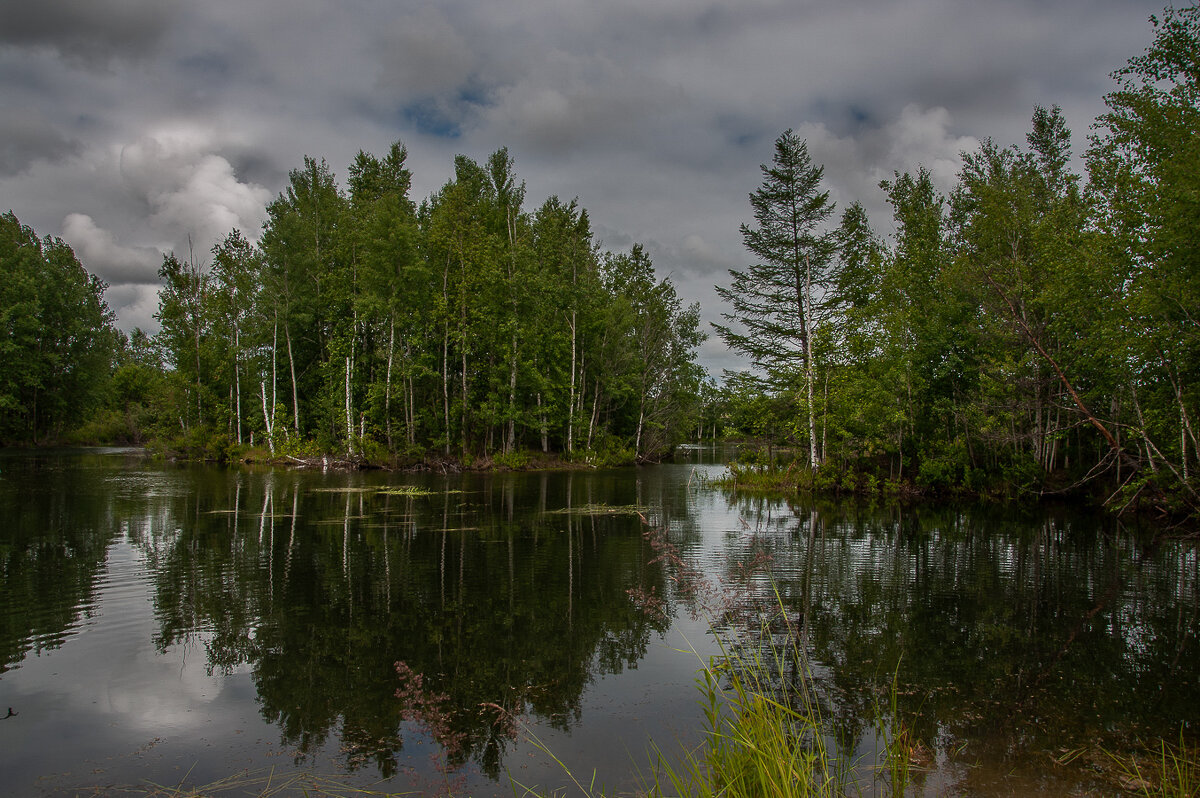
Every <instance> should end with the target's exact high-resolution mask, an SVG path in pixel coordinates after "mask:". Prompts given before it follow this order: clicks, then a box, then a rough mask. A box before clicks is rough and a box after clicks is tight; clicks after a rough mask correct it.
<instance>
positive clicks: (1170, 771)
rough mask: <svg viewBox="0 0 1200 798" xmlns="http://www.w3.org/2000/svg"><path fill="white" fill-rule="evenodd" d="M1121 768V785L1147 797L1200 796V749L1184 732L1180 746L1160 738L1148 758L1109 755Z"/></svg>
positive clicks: (1185, 797)
mask: <svg viewBox="0 0 1200 798" xmlns="http://www.w3.org/2000/svg"><path fill="white" fill-rule="evenodd" d="M1109 756H1110V757H1111V758H1112V760H1113V761H1114V762H1116V764H1117V767H1118V768H1119V770H1120V778H1119V781H1120V782H1121V786H1122V787H1124V788H1125V789H1127V790H1130V791H1131V792H1133V793H1134V794H1136V795H1141V796H1144V797H1145V798H1197V796H1200V749H1197V748H1196V746H1195V745H1194V744H1193V745H1191V746H1189V745H1188V742H1187V740H1185V739H1184V737H1183V733H1182V731H1181V732H1180V736H1179V745H1178V746H1174V745H1171V744H1169V743H1167V741H1166V740H1160V741H1159V748H1158V750H1157V751H1154V752H1153V753H1152V754H1151V755H1150V756H1149V757H1147V759H1148V760H1149V761H1147V759H1141V758H1139V757H1136V756H1129V757H1122V756H1118V755H1115V754H1109Z"/></svg>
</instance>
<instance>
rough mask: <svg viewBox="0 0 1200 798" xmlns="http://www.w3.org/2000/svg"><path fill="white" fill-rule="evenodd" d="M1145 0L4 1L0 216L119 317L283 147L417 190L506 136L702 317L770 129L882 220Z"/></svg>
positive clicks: (556, 189)
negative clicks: (402, 170) (911, 187)
mask: <svg viewBox="0 0 1200 798" xmlns="http://www.w3.org/2000/svg"><path fill="white" fill-rule="evenodd" d="M1163 1H1164V0H1062V1H1061V2H1055V3H1044V2H1037V0H996V2H993V3H986V4H985V3H963V2H961V1H960V0H897V1H896V2H892V3H877V2H871V1H870V0H841V1H840V2H825V3H820V2H811V1H808V0H806V1H805V2H799V3H797V2H784V0H742V1H741V2H739V3H736V4H732V3H728V2H722V1H720V0H700V1H699V2H655V3H647V2H645V0H611V2H605V3H562V2H551V0H505V2H502V3H479V2H477V0H438V2H433V0H406V1H405V2H403V3H396V2H393V0H357V2H354V3H338V4H331V3H326V2H318V1H317V0H289V1H288V2H286V3H284V2H280V0H264V1H263V2H258V3H246V2H244V0H204V2H196V3H190V4H184V3H181V2H179V1H178V0H165V2H164V0H49V2H40V3H28V4H19V3H9V5H10V6H12V8H11V9H9V8H6V11H5V15H4V19H3V20H2V21H0V107H3V108H4V113H3V115H2V117H0V210H3V209H7V208H9V207H11V208H12V209H13V210H14V211H15V212H16V213H17V215H18V216H19V218H21V220H22V222H24V223H26V224H30V225H32V226H33V227H34V229H36V230H38V232H39V233H50V234H63V233H65V232H67V231H69V232H70V233H71V235H70V237H67V240H68V241H70V242H71V243H72V245H73V246H76V248H77V250H78V251H79V252H80V255H81V258H83V259H84V261H85V263H88V261H89V260H91V261H93V262H94V268H95V269H96V270H97V271H100V272H101V274H102V276H104V277H105V279H107V280H109V281H110V282H111V283H113V285H114V288H113V289H111V290H110V294H109V296H110V302H111V303H112V306H113V307H114V309H116V310H117V312H118V313H119V314H120V315H121V318H122V324H123V325H125V326H126V327H129V326H132V324H141V325H143V326H146V325H147V324H149V325H150V326H153V319H152V316H153V310H154V302H155V299H154V296H155V292H154V288H155V282H154V280H155V276H154V275H155V270H156V268H157V263H158V262H159V260H160V259H161V252H163V251H166V250H172V249H173V250H176V251H186V247H187V242H188V237H189V236H190V237H191V238H192V241H193V242H194V246H195V249H196V251H197V252H199V253H207V252H208V249H209V248H210V247H211V246H212V245H213V244H214V243H217V241H219V240H220V238H221V237H223V235H224V233H225V232H227V230H228V227H231V226H238V227H240V228H242V229H243V230H244V231H245V232H246V233H247V234H248V235H256V234H257V233H258V231H259V229H260V225H261V221H262V218H263V205H264V204H265V203H266V202H267V201H268V200H269V199H271V198H272V197H274V196H275V195H276V194H277V193H278V192H279V191H280V190H281V189H283V188H284V186H285V185H286V181H287V176H288V171H289V170H290V169H293V168H296V167H298V166H300V165H301V163H302V157H303V156H304V155H305V154H308V155H314V156H316V157H324V158H326V159H328V161H329V163H330V165H331V166H332V168H333V170H334V172H335V173H337V174H338V175H339V176H340V177H342V178H343V180H344V178H345V175H346V170H347V168H348V165H349V163H350V162H351V159H352V158H353V156H354V154H355V153H356V152H357V151H358V150H359V149H364V150H367V151H369V152H374V153H382V152H385V151H386V149H387V147H388V145H389V144H391V142H393V141H395V140H397V139H400V140H403V141H404V142H405V143H406V144H407V146H408V149H409V165H410V167H411V168H412V170H413V172H414V190H413V193H414V199H416V200H418V201H419V200H420V199H422V198H424V197H425V196H427V195H428V194H429V193H430V192H431V191H433V190H435V189H437V188H438V187H439V186H440V185H442V184H443V183H444V182H445V181H446V180H447V179H448V178H449V177H450V175H451V171H452V163H453V161H452V159H453V156H454V155H455V154H457V153H463V154H466V155H468V156H470V157H473V158H476V159H483V158H485V157H486V156H487V154H488V153H490V152H493V151H494V150H496V149H498V148H499V147H501V146H507V147H508V148H509V152H510V154H511V155H513V157H514V158H515V159H516V168H517V174H518V177H519V178H520V179H523V180H525V181H526V183H527V186H528V194H527V196H528V197H529V201H530V203H531V204H536V203H539V202H541V201H542V200H543V199H544V198H545V197H547V196H549V195H551V194H556V195H558V196H560V197H564V198H570V197H578V198H579V200H580V203H581V204H582V205H583V206H584V207H586V208H587V209H588V211H589V213H590V215H591V219H592V222H593V226H594V229H595V230H596V231H597V232H598V234H599V236H600V237H601V238H602V239H603V240H604V243H605V245H606V246H608V247H611V248H614V249H627V248H628V246H629V245H630V244H631V243H632V242H634V241H639V242H643V243H645V244H646V245H647V248H648V251H650V252H651V254H652V256H653V258H654V262H655V264H656V268H658V269H659V270H660V272H661V273H662V274H666V273H668V272H669V273H671V274H673V276H674V279H675V281H676V284H677V285H678V286H679V291H680V295H681V296H682V297H684V298H685V299H686V300H687V301H693V300H699V301H700V302H701V303H702V307H703V313H704V316H705V318H706V320H713V319H717V318H719V315H720V312H721V307H720V305H719V303H718V302H717V299H716V297H715V294H714V292H713V290H712V286H713V284H714V283H716V282H722V281H724V280H727V270H728V269H729V268H731V267H735V268H740V267H743V266H745V265H746V263H747V257H748V256H747V254H746V253H745V251H744V249H743V248H742V244H741V238H740V235H739V232H738V226H739V224H740V223H742V222H743V221H747V220H748V218H749V206H748V201H747V195H748V193H749V192H750V191H752V190H754V188H755V187H756V186H757V185H758V183H759V181H760V180H761V174H760V173H759V170H758V167H759V164H761V163H764V162H766V161H769V160H770V158H771V154H772V144H773V141H774V139H775V137H776V136H778V135H779V133H780V132H782V131H783V130H784V129H786V128H794V129H795V130H796V131H797V132H798V133H799V134H800V135H802V136H803V137H805V138H806V139H807V140H808V142H809V151H810V153H811V154H812V157H813V159H814V160H815V161H816V162H817V163H820V164H823V165H824V167H825V181H826V185H827V187H828V188H829V190H830V194H831V197H832V198H833V199H834V201H835V202H837V203H838V205H839V207H844V206H845V205H847V204H848V203H850V202H852V201H855V200H857V201H860V202H862V203H864V205H865V206H866V207H867V210H868V212H869V214H870V216H871V219H872V222H873V223H874V225H875V226H876V227H877V228H878V229H879V230H880V231H881V232H883V233H885V234H886V233H887V232H888V230H889V229H890V223H891V222H890V220H891V211H890V208H889V207H888V205H887V203H886V198H885V196H884V195H883V192H882V191H880V189H879V187H878V183H879V180H880V179H883V178H888V177H891V175H892V174H893V172H894V171H912V170H915V169H917V168H918V167H919V166H922V165H923V166H926V167H928V168H929V169H930V170H931V171H932V172H933V174H934V176H935V179H936V180H937V181H938V185H939V186H940V187H941V188H942V189H943V190H948V189H949V187H950V186H951V185H952V184H953V181H954V179H955V175H956V173H957V171H958V169H959V154H960V152H961V151H963V150H971V149H973V148H975V147H977V146H978V142H979V141H981V140H982V139H984V138H987V137H991V138H994V139H995V140H996V141H997V142H998V143H1000V144H1001V145H1007V144H1013V143H1016V144H1020V143H1023V141H1024V134H1025V131H1026V129H1027V128H1028V124H1029V118H1030V115H1031V113H1032V110H1033V107H1034V105H1037V104H1040V105H1052V104H1059V105H1061V106H1062V108H1063V110H1064V112H1065V114H1066V116H1067V121H1068V123H1069V124H1070V126H1071V127H1072V128H1073V129H1074V130H1075V131H1076V147H1075V149H1076V152H1079V151H1080V150H1081V149H1082V144H1083V135H1084V134H1085V133H1086V131H1087V128H1088V126H1089V125H1090V123H1091V122H1092V120H1093V119H1094V118H1095V116H1096V115H1097V114H1098V113H1100V112H1101V111H1102V110H1103V94H1104V92H1105V91H1108V90H1109V89H1111V88H1112V84H1111V80H1110V78H1109V73H1110V72H1111V71H1112V70H1114V69H1116V68H1118V67H1120V66H1121V65H1122V64H1123V63H1124V62H1125V60H1126V59H1128V58H1129V57H1130V56H1133V55H1137V54H1138V53H1140V52H1141V51H1142V50H1143V49H1144V48H1145V46H1146V45H1147V44H1148V43H1149V41H1150V39H1151V37H1152V31H1151V30H1150V28H1149V25H1148V24H1147V23H1146V18H1147V17H1148V16H1149V15H1150V14H1152V13H1156V12H1158V11H1161V5H1160V3H1161V2H1163ZM80 67H87V68H85V69H81V68H80ZM89 265H92V264H89ZM719 349H720V344H719V343H714V342H713V341H710V342H709V343H708V344H706V346H705V349H704V358H705V362H706V363H708V364H709V365H710V366H714V368H716V365H715V364H717V363H720V364H721V365H725V364H727V363H728V362H732V360H726V359H725V356H724V355H722V354H721V352H720V351H719Z"/></svg>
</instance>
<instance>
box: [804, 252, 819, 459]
mask: <svg viewBox="0 0 1200 798" xmlns="http://www.w3.org/2000/svg"><path fill="white" fill-rule="evenodd" d="M804 317H805V320H804V327H805V333H804V386H805V389H806V390H807V391H808V454H809V462H810V463H811V465H812V467H813V468H814V469H816V468H817V466H819V465H820V464H821V461H820V460H819V459H818V458H817V416H816V408H815V407H814V406H813V355H812V330H811V329H809V328H810V326H811V325H810V322H811V321H812V266H811V264H810V263H809V260H808V256H807V255H805V256H804Z"/></svg>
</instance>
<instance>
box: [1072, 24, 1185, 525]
mask: <svg viewBox="0 0 1200 798" xmlns="http://www.w3.org/2000/svg"><path fill="white" fill-rule="evenodd" d="M1150 22H1151V24H1152V25H1153V27H1154V30H1155V38H1154V42H1153V43H1152V44H1151V46H1150V47H1149V48H1148V49H1147V50H1146V52H1145V53H1144V54H1143V55H1140V56H1137V57H1134V58H1131V59H1130V60H1129V62H1128V63H1127V64H1126V65H1125V66H1124V67H1122V68H1121V69H1119V70H1117V71H1116V72H1115V73H1114V74H1113V77H1114V78H1115V79H1116V81H1117V84H1118V88H1117V89H1116V91H1113V92H1111V93H1110V94H1109V95H1107V96H1106V97H1105V103H1106V104H1107V106H1108V109H1109V110H1108V112H1107V113H1105V114H1104V115H1102V116H1101V117H1100V118H1099V119H1098V120H1097V123H1096V132H1095V133H1094V134H1093V136H1092V139H1091V146H1090V148H1089V150H1088V153H1087V164H1088V173H1089V176H1090V179H1091V182H1090V187H1089V188H1090V192H1091V195H1092V197H1093V199H1094V200H1095V202H1096V209H1097V212H1096V223H1097V226H1098V227H1099V229H1100V231H1101V232H1102V234H1103V237H1104V245H1105V250H1106V253H1107V256H1108V258H1109V259H1110V261H1111V263H1112V264H1113V272H1114V275H1115V277H1116V280H1115V281H1114V282H1115V283H1116V284H1117V285H1116V287H1117V288H1118V291H1117V292H1116V293H1115V294H1114V297H1113V298H1114V302H1115V304H1117V305H1118V306H1119V307H1122V308H1123V310H1124V314H1125V322H1124V326H1123V328H1122V329H1120V330H1114V333H1115V335H1114V336H1113V337H1114V339H1115V341H1114V343H1118V344H1123V347H1122V348H1123V349H1124V350H1125V351H1124V354H1125V355H1126V359H1127V361H1128V362H1129V363H1130V365H1131V366H1132V368H1131V372H1132V373H1131V375H1130V380H1129V390H1130V396H1129V401H1130V402H1131V403H1133V404H1134V405H1135V410H1136V411H1137V416H1138V417H1137V418H1136V419H1134V420H1131V426H1132V427H1133V429H1134V430H1136V432H1135V434H1136V435H1137V436H1138V437H1140V438H1141V441H1142V444H1143V446H1144V447H1145V451H1146V457H1147V459H1148V461H1149V464H1150V466H1151V467H1152V468H1153V469H1154V470H1156V471H1158V470H1162V471H1164V472H1166V473H1169V474H1170V475H1171V476H1172V478H1173V481H1174V482H1175V483H1176V484H1177V485H1178V486H1180V487H1181V488H1182V490H1183V492H1184V493H1186V494H1187V495H1188V496H1189V497H1190V500H1191V501H1192V503H1193V505H1195V504H1196V503H1200V494H1198V493H1197V490H1196V489H1195V488H1194V487H1193V484H1192V483H1193V478H1194V476H1195V469H1196V467H1197V466H1200V458H1198V457H1197V453H1198V451H1200V445H1198V444H1200V441H1198V440H1197V436H1196V413H1197V411H1198V406H1200V388H1198V387H1197V386H1200V324H1198V323H1197V322H1198V320H1200V241H1198V240H1197V236H1196V231H1197V230H1198V229H1200V6H1196V5H1191V6H1189V7H1186V8H1182V9H1177V8H1173V7H1168V8H1167V9H1166V11H1165V12H1164V13H1163V16H1162V17H1161V18H1158V17H1151V18H1150ZM1135 397H1136V398H1135ZM1189 452H1190V453H1189Z"/></svg>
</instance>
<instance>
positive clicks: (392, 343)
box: [383, 314, 396, 452]
mask: <svg viewBox="0 0 1200 798" xmlns="http://www.w3.org/2000/svg"><path fill="white" fill-rule="evenodd" d="M388 321H389V324H388V329H389V330H390V333H389V335H388V360H387V377H386V378H385V379H384V382H383V419H384V428H385V429H386V432H387V447H388V451H389V452H391V451H392V449H393V448H394V447H393V446H392V359H393V358H394V357H395V354H396V317H395V315H394V314H393V315H391V316H390V317H389V319H388Z"/></svg>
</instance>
